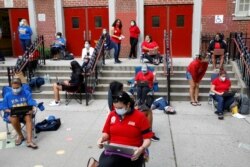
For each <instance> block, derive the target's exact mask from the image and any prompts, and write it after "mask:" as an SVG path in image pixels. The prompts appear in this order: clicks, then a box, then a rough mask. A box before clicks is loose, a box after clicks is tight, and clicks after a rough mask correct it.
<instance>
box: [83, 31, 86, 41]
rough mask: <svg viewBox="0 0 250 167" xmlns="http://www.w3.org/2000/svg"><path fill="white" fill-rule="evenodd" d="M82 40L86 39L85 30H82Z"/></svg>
mask: <svg viewBox="0 0 250 167" xmlns="http://www.w3.org/2000/svg"><path fill="white" fill-rule="evenodd" d="M83 40H84V41H85V40H86V31H83Z"/></svg>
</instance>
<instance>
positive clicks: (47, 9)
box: [34, 0, 56, 47]
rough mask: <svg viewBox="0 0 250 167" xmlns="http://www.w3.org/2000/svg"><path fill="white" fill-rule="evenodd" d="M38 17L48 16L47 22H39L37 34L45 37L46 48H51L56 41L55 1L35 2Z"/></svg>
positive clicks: (40, 0)
mask: <svg viewBox="0 0 250 167" xmlns="http://www.w3.org/2000/svg"><path fill="white" fill-rule="evenodd" d="M34 2H35V8H36V17H37V15H38V14H39V13H44V14H45V15H46V21H42V22H40V21H38V20H37V34H38V35H44V39H45V46H46V47H49V45H50V44H51V43H52V41H53V40H54V39H55V33H56V32H55V31H56V27H55V10H54V1H53V0H35V1H34Z"/></svg>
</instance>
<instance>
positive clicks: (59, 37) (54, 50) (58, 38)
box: [50, 32, 66, 60]
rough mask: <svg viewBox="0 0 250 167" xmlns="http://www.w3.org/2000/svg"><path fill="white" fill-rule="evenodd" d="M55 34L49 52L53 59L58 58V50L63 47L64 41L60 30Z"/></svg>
mask: <svg viewBox="0 0 250 167" xmlns="http://www.w3.org/2000/svg"><path fill="white" fill-rule="evenodd" d="M55 36H56V39H55V41H54V43H53V44H52V45H51V48H50V52H51V55H52V56H53V60H58V59H59V58H60V56H59V55H60V51H61V50H62V49H65V45H66V41H65V39H64V38H63V37H62V33H61V32H57V33H56V34H55Z"/></svg>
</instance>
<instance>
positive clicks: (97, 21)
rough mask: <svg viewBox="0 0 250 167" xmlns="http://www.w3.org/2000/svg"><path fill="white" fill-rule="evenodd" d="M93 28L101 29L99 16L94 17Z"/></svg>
mask: <svg viewBox="0 0 250 167" xmlns="http://www.w3.org/2000/svg"><path fill="white" fill-rule="evenodd" d="M95 27H96V28H101V27H102V17H101V16H95Z"/></svg>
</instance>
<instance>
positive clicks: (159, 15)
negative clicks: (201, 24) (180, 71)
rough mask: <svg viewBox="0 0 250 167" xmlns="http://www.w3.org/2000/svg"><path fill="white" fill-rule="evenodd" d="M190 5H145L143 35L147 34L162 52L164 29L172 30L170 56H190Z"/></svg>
mask: <svg viewBox="0 0 250 167" xmlns="http://www.w3.org/2000/svg"><path fill="white" fill-rule="evenodd" d="M192 14H193V6H192V5H179V6H145V35H146V34H149V35H151V36H152V38H153V40H154V41H156V42H157V43H158V45H159V47H160V52H161V54H163V53H164V46H163V45H164V43H163V37H164V36H163V35H164V30H167V31H168V30H171V31H172V56H173V57H191V46H192V45H191V42H192Z"/></svg>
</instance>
